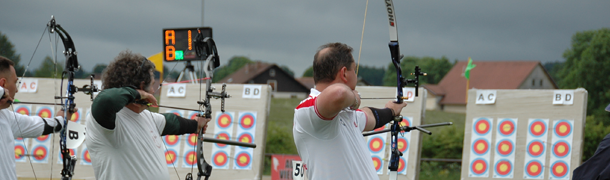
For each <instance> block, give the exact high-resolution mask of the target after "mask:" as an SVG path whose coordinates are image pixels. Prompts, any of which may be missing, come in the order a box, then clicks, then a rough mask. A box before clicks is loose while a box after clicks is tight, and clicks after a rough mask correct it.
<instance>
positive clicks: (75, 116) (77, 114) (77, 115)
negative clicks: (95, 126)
mask: <svg viewBox="0 0 610 180" xmlns="http://www.w3.org/2000/svg"><path fill="white" fill-rule="evenodd" d="M79 120H80V110H78V111H75V112H74V113H73V114H72V117H71V118H70V121H72V122H78V121H79Z"/></svg>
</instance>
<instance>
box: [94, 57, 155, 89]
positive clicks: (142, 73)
mask: <svg viewBox="0 0 610 180" xmlns="http://www.w3.org/2000/svg"><path fill="white" fill-rule="evenodd" d="M142 63H144V64H142ZM153 69H155V64H153V63H152V62H150V61H149V60H148V59H146V57H144V56H142V55H141V54H136V53H132V52H131V51H130V50H125V51H122V52H121V53H119V55H118V56H117V57H115V58H114V61H112V62H111V63H110V64H109V65H108V67H106V69H105V70H104V73H103V74H102V86H103V87H104V89H106V88H117V87H127V86H135V87H136V88H138V89H139V88H140V83H141V82H144V85H145V87H144V88H145V89H148V88H149V87H148V86H149V85H150V82H151V81H152V77H151V76H150V72H151V70H153Z"/></svg>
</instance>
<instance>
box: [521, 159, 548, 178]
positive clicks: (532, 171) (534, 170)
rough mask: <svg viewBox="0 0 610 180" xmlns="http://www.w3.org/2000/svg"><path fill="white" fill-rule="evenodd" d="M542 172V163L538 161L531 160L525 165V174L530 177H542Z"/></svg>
mask: <svg viewBox="0 0 610 180" xmlns="http://www.w3.org/2000/svg"><path fill="white" fill-rule="evenodd" d="M542 171H544V167H543V166H542V163H540V161H538V160H532V161H529V162H527V163H526V164H525V173H526V174H527V175H528V176H531V177H534V178H536V177H539V176H540V175H542Z"/></svg>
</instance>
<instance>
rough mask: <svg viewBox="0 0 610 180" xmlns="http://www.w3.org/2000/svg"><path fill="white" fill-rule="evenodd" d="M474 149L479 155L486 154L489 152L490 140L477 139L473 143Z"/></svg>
mask: <svg viewBox="0 0 610 180" xmlns="http://www.w3.org/2000/svg"><path fill="white" fill-rule="evenodd" d="M472 149H473V150H474V153H475V154H477V155H484V154H487V152H489V142H488V141H487V140H486V139H477V140H475V141H474V143H473V144H472Z"/></svg>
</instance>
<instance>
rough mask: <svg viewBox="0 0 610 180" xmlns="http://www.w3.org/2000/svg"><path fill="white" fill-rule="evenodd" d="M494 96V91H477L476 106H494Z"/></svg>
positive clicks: (495, 92)
mask: <svg viewBox="0 0 610 180" xmlns="http://www.w3.org/2000/svg"><path fill="white" fill-rule="evenodd" d="M496 94H498V93H497V91H496V90H480V91H477V97H476V98H477V100H476V104H495V103H496Z"/></svg>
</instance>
